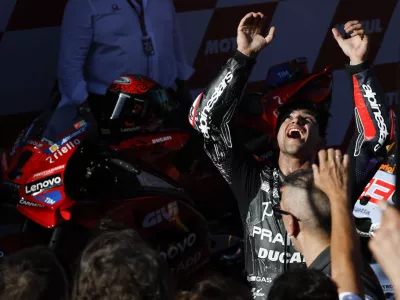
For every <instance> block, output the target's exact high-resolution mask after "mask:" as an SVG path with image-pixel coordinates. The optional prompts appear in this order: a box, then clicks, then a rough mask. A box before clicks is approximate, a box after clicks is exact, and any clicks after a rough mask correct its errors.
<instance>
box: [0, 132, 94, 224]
mask: <svg viewBox="0 0 400 300" xmlns="http://www.w3.org/2000/svg"><path fill="white" fill-rule="evenodd" d="M86 135H87V127H86V126H83V127H78V128H72V129H71V130H68V132H67V133H66V134H64V135H63V137H62V138H61V139H60V140H59V141H58V142H57V143H52V142H50V141H47V140H35V139H29V138H28V139H26V140H25V139H23V138H22V136H23V134H22V135H21V138H20V139H19V141H18V140H17V142H16V143H15V145H14V147H13V149H11V152H10V155H9V165H8V169H7V172H6V173H5V175H4V180H5V181H8V182H10V183H11V184H13V185H14V186H18V191H19V192H18V193H19V200H18V203H16V208H17V210H18V211H19V212H20V213H22V214H23V215H25V216H26V217H28V218H29V219H31V220H33V221H35V222H37V223H39V224H40V225H42V226H44V227H48V228H53V227H54V226H56V225H57V224H59V223H60V222H63V218H62V214H63V211H68V210H69V209H70V208H71V207H72V206H73V205H74V203H75V201H73V200H72V199H70V198H69V197H68V196H67V195H66V194H65V189H64V172H65V168H66V165H67V164H68V161H69V159H70V157H71V156H72V155H73V153H74V152H75V151H76V150H77V149H78V147H79V145H80V144H81V142H82V141H83V140H84V138H85V137H86ZM16 174H17V175H16Z"/></svg>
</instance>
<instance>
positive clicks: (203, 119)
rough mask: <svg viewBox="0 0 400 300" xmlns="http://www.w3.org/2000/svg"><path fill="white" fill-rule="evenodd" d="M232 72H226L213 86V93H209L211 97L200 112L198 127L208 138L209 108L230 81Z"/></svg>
mask: <svg viewBox="0 0 400 300" xmlns="http://www.w3.org/2000/svg"><path fill="white" fill-rule="evenodd" d="M232 78H233V74H232V72H228V73H226V75H225V77H224V79H222V81H221V82H220V84H219V85H218V86H217V87H216V88H215V90H214V93H213V94H212V95H211V98H210V99H209V100H208V101H207V104H206V106H205V107H204V108H203V110H202V111H201V113H200V126H199V129H200V131H201V132H202V133H203V135H204V137H205V138H207V139H209V138H210V134H209V133H208V130H209V129H210V127H209V124H208V117H209V113H210V111H211V109H212V108H213V107H214V105H215V103H216V102H217V100H218V99H219V97H220V96H221V94H222V93H223V92H224V90H225V88H226V87H227V86H228V83H230V82H231V81H232Z"/></svg>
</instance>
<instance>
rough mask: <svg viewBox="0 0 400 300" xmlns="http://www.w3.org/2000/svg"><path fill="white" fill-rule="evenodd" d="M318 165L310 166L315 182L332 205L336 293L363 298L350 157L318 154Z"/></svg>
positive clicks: (322, 152)
mask: <svg viewBox="0 0 400 300" xmlns="http://www.w3.org/2000/svg"><path fill="white" fill-rule="evenodd" d="M318 158H319V166H317V165H316V164H313V166H312V167H313V173H314V182H315V185H316V186H317V187H318V188H319V189H321V190H322V191H323V192H324V193H325V194H326V195H327V196H328V198H329V201H330V205H331V218H332V220H331V224H332V231H331V262H332V279H333V280H334V281H335V282H336V284H337V285H338V290H339V294H343V293H352V294H356V295H359V296H360V297H362V298H363V295H364V292H363V286H362V282H361V277H360V274H361V258H360V247H359V242H358V238H357V232H356V228H355V224H354V220H353V217H352V212H351V205H350V198H349V191H348V184H349V178H348V168H349V156H348V155H344V156H343V155H342V153H341V152H340V150H334V149H328V150H327V151H326V150H321V151H319V153H318Z"/></svg>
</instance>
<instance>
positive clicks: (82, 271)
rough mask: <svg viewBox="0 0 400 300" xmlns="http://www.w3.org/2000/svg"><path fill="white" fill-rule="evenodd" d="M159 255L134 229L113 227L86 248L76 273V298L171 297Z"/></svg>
mask: <svg viewBox="0 0 400 300" xmlns="http://www.w3.org/2000/svg"><path fill="white" fill-rule="evenodd" d="M163 277H168V275H166V274H163V268H162V262H161V259H160V258H159V255H158V254H157V253H156V252H155V251H154V250H152V249H151V248H150V247H149V246H148V245H147V244H146V243H145V242H144V241H143V240H142V239H141V238H140V237H139V235H138V234H137V233H136V232H135V231H133V230H131V229H125V230H120V231H115V230H111V231H108V232H104V233H102V234H101V235H99V236H97V237H96V238H94V239H93V240H92V241H91V242H90V243H89V244H88V245H87V247H86V248H85V250H84V251H83V253H82V257H81V260H80V263H79V266H78V271H77V274H76V278H75V282H74V288H73V292H72V294H73V299H74V300H84V299H85V300H87V299H96V300H106V299H107V300H108V299H113V300H134V299H167V298H168V295H167V290H168V286H167V284H166V278H165V279H164V278H163Z"/></svg>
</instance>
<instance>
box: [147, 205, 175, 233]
mask: <svg viewBox="0 0 400 300" xmlns="http://www.w3.org/2000/svg"><path fill="white" fill-rule="evenodd" d="M178 213H179V211H178V203H177V202H176V201H175V202H171V203H169V204H168V206H167V207H166V206H164V207H162V208H160V209H157V210H156V211H153V212H151V213H149V214H147V215H146V216H145V217H144V220H143V224H142V225H143V228H149V227H152V226H154V225H157V224H160V223H162V222H163V221H164V220H166V221H171V220H173V218H174V216H177V215H178Z"/></svg>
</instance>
